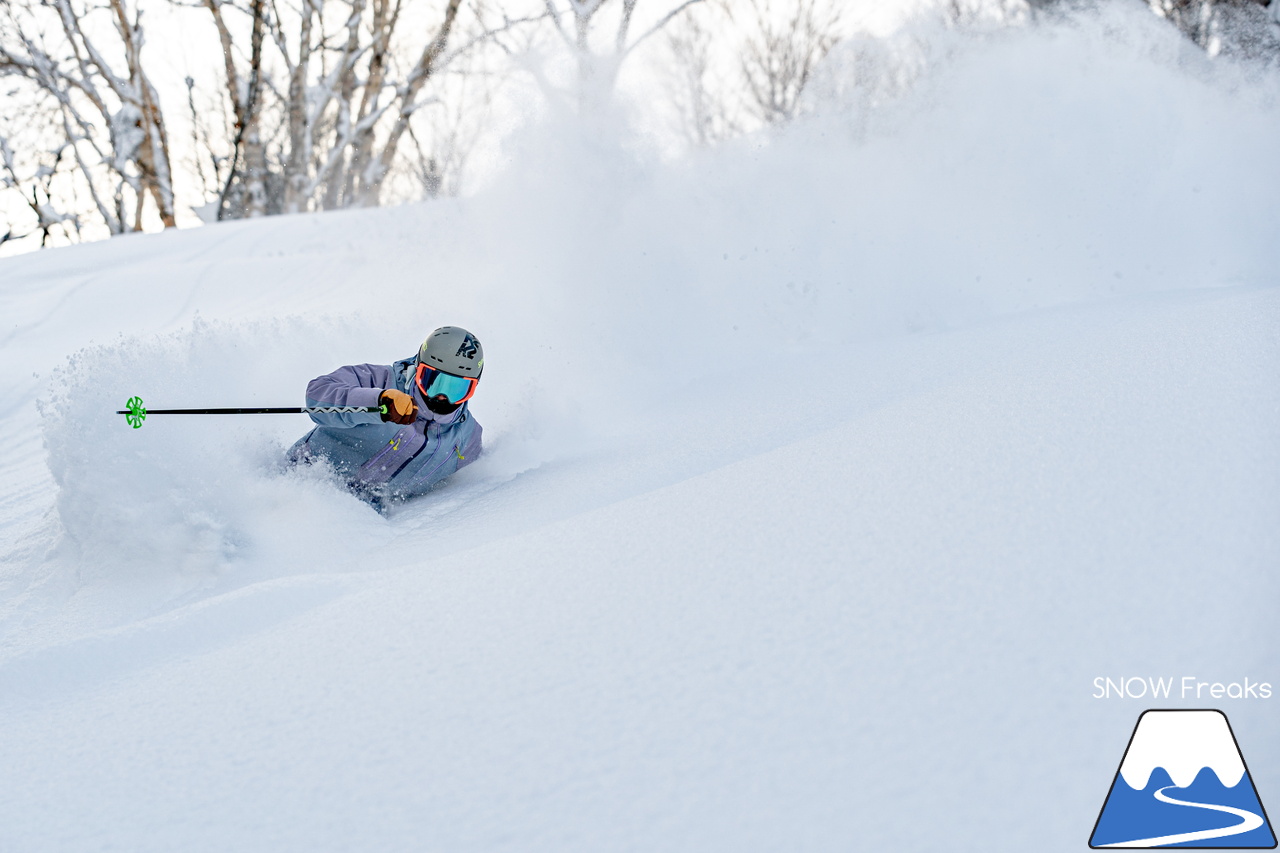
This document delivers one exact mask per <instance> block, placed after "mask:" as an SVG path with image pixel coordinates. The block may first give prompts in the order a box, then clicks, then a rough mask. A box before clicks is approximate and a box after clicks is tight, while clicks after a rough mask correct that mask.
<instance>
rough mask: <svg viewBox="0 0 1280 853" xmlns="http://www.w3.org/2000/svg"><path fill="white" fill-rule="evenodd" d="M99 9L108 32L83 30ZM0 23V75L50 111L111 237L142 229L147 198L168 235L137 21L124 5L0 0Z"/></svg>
mask: <svg viewBox="0 0 1280 853" xmlns="http://www.w3.org/2000/svg"><path fill="white" fill-rule="evenodd" d="M99 11H100V12H103V13H105V14H106V15H107V16H108V18H109V21H110V26H109V27H107V26H101V25H99V26H90V25H89V23H88V19H89V18H90V16H91V15H92V14H93V13H94V12H99ZM0 20H3V21H4V22H5V26H4V28H3V33H4V35H3V36H2V37H0V76H10V77H17V78H21V79H22V80H24V81H26V82H27V83H28V84H30V85H32V86H34V87H35V89H36V90H37V91H38V92H39V93H40V94H41V95H42V96H43V97H44V98H45V99H46V100H47V101H49V102H51V103H53V104H54V105H55V106H56V112H57V116H58V123H59V124H60V126H61V131H62V133H61V140H60V143H59V144H58V145H57V146H56V148H55V150H56V152H57V155H58V159H59V160H60V159H61V158H62V157H63V156H67V157H69V158H70V159H71V160H73V161H74V162H75V164H76V166H77V168H78V170H79V172H80V174H81V175H82V177H83V180H84V183H85V185H86V187H87V189H88V192H89V195H90V196H91V198H92V200H93V204H94V207H95V209H96V211H97V213H98V215H99V216H100V217H101V218H102V221H103V222H104V223H105V225H106V227H107V229H108V230H109V231H110V233H112V234H120V233H124V232H127V231H133V230H138V229H140V228H142V225H143V211H144V205H145V203H146V201H147V200H148V199H150V200H151V202H152V203H153V205H154V209H155V211H156V213H157V214H158V216H159V219H160V221H161V222H162V223H163V224H164V225H165V227H172V226H173V225H174V224H175V216H174V194H173V177H172V169H171V167H170V160H169V142H168V135H167V133H166V131H165V123H164V117H163V115H162V113H161V110H160V102H159V98H158V96H157V94H156V90H155V87H154V86H153V85H152V83H151V80H150V78H149V77H148V75H147V73H146V71H145V69H144V66H143V61H142V48H143V44H144V31H143V27H142V15H141V13H140V12H133V13H132V14H131V12H130V9H129V8H128V6H127V5H126V0H107V2H106V4H105V6H101V7H90V6H87V5H83V4H80V3H76V2H74V0H45V2H41V3H39V4H37V3H35V2H32V0H0ZM90 33H92V35H90ZM109 56H111V57H116V59H115V60H114V61H112V60H111V59H108V57H109ZM11 177H12V176H11Z"/></svg>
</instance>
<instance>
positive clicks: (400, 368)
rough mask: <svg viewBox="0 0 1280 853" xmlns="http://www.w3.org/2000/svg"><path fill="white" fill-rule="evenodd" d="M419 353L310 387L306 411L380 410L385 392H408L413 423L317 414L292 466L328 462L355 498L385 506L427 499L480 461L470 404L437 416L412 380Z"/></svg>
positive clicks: (352, 368)
mask: <svg viewBox="0 0 1280 853" xmlns="http://www.w3.org/2000/svg"><path fill="white" fill-rule="evenodd" d="M416 366H417V358H416V356H410V357H409V358H407V359H402V360H400V361H397V362H395V363H394V364H391V365H385V364H351V365H347V366H345V367H339V368H338V369H337V370H335V371H333V372H332V373H329V374H326V375H324V376H317V377H316V378H315V379H312V380H311V382H309V383H308V384H307V405H308V406H377V405H378V398H379V396H381V394H382V392H383V391H385V390H388V389H391V388H394V389H396V390H398V391H403V392H405V393H406V394H409V395H411V396H412V397H413V401H414V402H415V403H417V404H418V419H417V421H415V422H414V423H412V424H408V425H405V426H401V425H399V424H394V423H387V422H384V421H383V420H382V418H381V416H380V415H378V414H376V413H373V412H369V413H365V412H355V413H344V414H324V413H320V412H313V413H311V420H313V421H315V423H316V424H317V426H316V428H315V429H313V430H311V432H309V433H307V434H306V435H304V436H303V437H302V438H300V439H298V441H297V443H296V444H294V445H293V447H292V448H290V449H289V459H290V460H291V461H293V462H310V461H313V460H315V459H317V458H321V459H325V460H327V461H328V462H329V463H330V464H331V465H333V467H334V468H335V469H336V470H337V471H338V472H339V474H341V475H342V476H343V477H345V478H346V480H347V484H348V485H349V486H350V487H351V488H352V490H353V491H355V492H356V494H358V495H360V496H361V497H364V498H365V499H366V500H369V501H370V502H372V503H374V504H375V505H380V504H381V503H382V502H383V501H385V500H387V499H403V498H409V497H414V496H415V495H421V494H425V493H426V492H428V491H430V490H431V487H432V486H434V485H435V484H436V483H438V482H440V481H441V480H443V479H444V478H445V477H448V476H449V475H450V474H452V473H453V472H454V471H457V470H458V469H459V468H462V467H464V466H466V465H470V464H471V463H472V462H474V461H475V460H476V458H477V457H479V456H480V435H481V432H482V430H481V428H480V424H479V423H477V422H476V419H475V418H473V417H471V413H470V412H469V411H468V410H467V405H468V404H467V403H463V404H462V405H461V406H459V407H458V408H457V409H456V410H454V411H453V412H451V413H449V414H447V415H437V414H436V413H435V412H432V411H431V410H430V409H428V408H427V407H426V405H425V403H424V402H423V399H422V394H421V392H420V391H419V390H418V385H417V383H416V382H415V381H414V370H415V369H416Z"/></svg>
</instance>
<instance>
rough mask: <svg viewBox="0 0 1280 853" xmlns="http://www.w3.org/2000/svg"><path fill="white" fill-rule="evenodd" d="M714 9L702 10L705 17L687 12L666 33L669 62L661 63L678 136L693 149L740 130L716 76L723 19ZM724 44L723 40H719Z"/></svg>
mask: <svg viewBox="0 0 1280 853" xmlns="http://www.w3.org/2000/svg"><path fill="white" fill-rule="evenodd" d="M717 8H718V7H717V6H714V5H710V4H709V5H707V6H706V7H704V9H705V10H707V11H708V12H709V14H707V15H698V14H694V13H692V12H691V13H690V14H687V15H685V16H684V18H683V20H681V21H680V22H679V23H678V24H676V25H675V26H672V27H671V28H670V31H669V32H668V34H667V39H666V42H667V49H668V51H669V52H670V55H671V59H670V61H669V62H668V63H666V64H665V69H666V71H667V76H668V81H669V83H670V86H671V94H670V99H671V106H672V107H673V108H674V110H675V114H676V117H677V123H678V127H679V130H680V133H681V135H682V136H683V137H684V138H685V140H687V141H688V142H689V143H691V144H692V145H695V146H706V145H711V144H714V143H716V142H718V141H720V140H722V139H725V138H728V137H730V136H733V135H735V134H736V133H738V132H740V131H741V125H740V123H739V122H738V121H737V120H736V118H735V116H734V114H733V107H732V106H731V105H730V100H729V98H728V96H727V95H726V94H725V93H724V92H723V89H724V87H723V85H722V81H721V80H720V75H719V74H718V73H717V68H716V66H717V63H716V57H715V56H714V55H713V48H714V46H715V44H716V42H717V31H718V30H721V31H722V30H723V24H724V23H725V22H724V21H723V16H720V15H717V14H716V10H717ZM719 40H720V41H724V39H723V37H721V38H720V39H719Z"/></svg>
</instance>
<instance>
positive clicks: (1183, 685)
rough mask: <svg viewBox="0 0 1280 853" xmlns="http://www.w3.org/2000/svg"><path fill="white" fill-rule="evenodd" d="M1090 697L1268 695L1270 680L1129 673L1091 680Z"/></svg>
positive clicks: (1164, 697)
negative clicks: (1203, 679)
mask: <svg viewBox="0 0 1280 853" xmlns="http://www.w3.org/2000/svg"><path fill="white" fill-rule="evenodd" d="M1093 698H1094V699H1270V698H1271V682H1269V681H1254V680H1252V679H1250V678H1247V677H1246V678H1244V679H1243V680H1241V681H1230V682H1225V683H1224V682H1221V681H1202V680H1200V679H1199V678H1196V677H1195V676H1194V675H1184V676H1182V677H1181V678H1160V677H1152V676H1146V677H1141V676H1137V675H1135V676H1131V677H1129V678H1124V677H1121V678H1105V677H1103V676H1098V677H1097V678H1095V679H1094V680H1093Z"/></svg>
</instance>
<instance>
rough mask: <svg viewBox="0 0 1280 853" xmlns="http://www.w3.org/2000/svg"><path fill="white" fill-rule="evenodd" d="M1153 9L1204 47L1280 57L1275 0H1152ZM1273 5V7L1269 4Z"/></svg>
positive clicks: (1212, 53)
mask: <svg viewBox="0 0 1280 853" xmlns="http://www.w3.org/2000/svg"><path fill="white" fill-rule="evenodd" d="M1148 3H1149V5H1150V6H1151V9H1152V10H1153V11H1154V12H1155V13H1156V14H1157V15H1159V16H1160V17H1162V18H1165V19H1167V20H1168V21H1169V22H1170V23H1171V24H1173V25H1174V26H1175V27H1177V28H1178V29H1179V30H1181V31H1182V33H1183V34H1184V35H1186V36H1187V38H1189V39H1191V40H1192V41H1194V42H1195V43H1196V44H1198V45H1200V47H1202V48H1204V49H1205V50H1206V51H1207V52H1208V53H1209V55H1210V56H1217V55H1219V54H1225V55H1230V56H1242V57H1246V58H1251V59H1268V60H1271V61H1277V60H1280V24H1278V23H1277V17H1276V15H1277V14H1278V12H1277V9H1276V8H1274V7H1275V6H1276V5H1277V4H1275V3H1273V2H1272V0H1148ZM1269 7H1272V8H1269Z"/></svg>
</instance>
